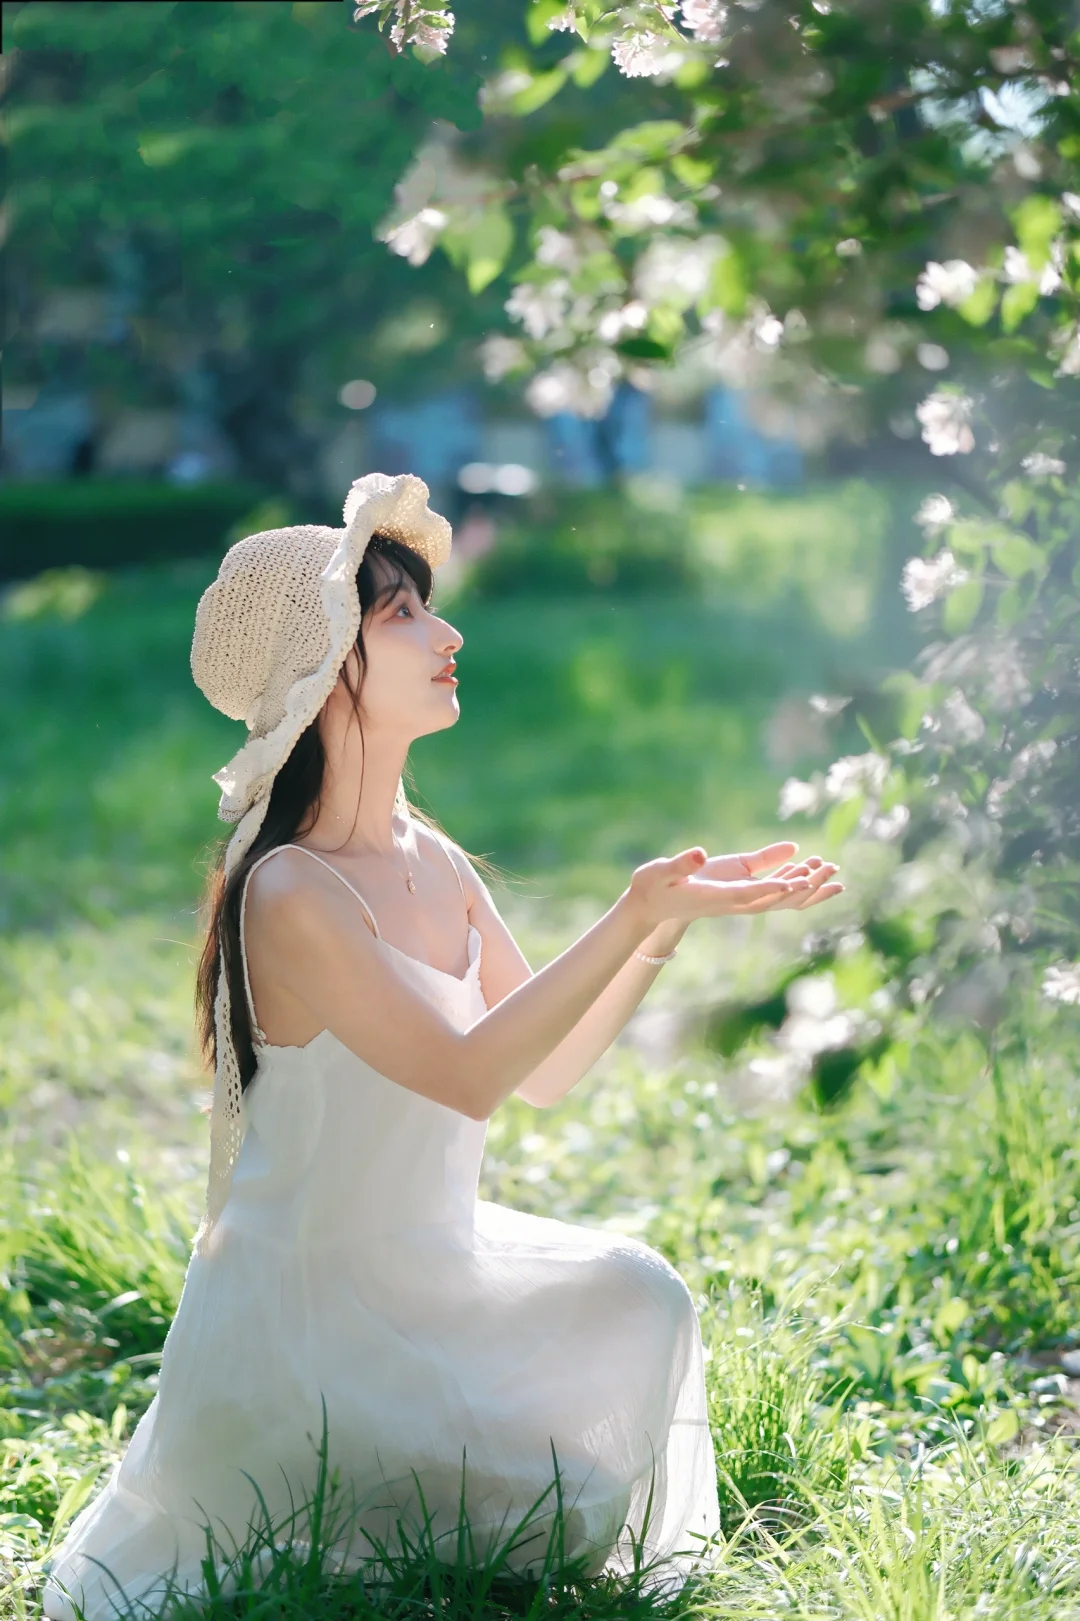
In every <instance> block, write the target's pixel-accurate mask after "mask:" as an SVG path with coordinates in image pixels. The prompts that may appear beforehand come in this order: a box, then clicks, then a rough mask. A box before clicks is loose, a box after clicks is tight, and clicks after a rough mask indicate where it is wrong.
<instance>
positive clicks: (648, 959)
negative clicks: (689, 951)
mask: <svg viewBox="0 0 1080 1621" xmlns="http://www.w3.org/2000/svg"><path fill="white" fill-rule="evenodd" d="M678 949H679V948H678V946H676V947H675V950H674V951H669V952H668V954H667V956H666V957H647V956H646V955H645V953H644V952H643V951H635V952H634V956H635V957H640V958H641V960H642V962H647V963H652V965H653V966H654V967H658V966H659V964H660V963H662V962H670V961H671V959H672V957H674V956H675V955H676V954H677V952H678Z"/></svg>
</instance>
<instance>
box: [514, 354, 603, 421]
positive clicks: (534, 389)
mask: <svg viewBox="0 0 1080 1621" xmlns="http://www.w3.org/2000/svg"><path fill="white" fill-rule="evenodd" d="M615 375H616V373H615V372H614V371H613V370H612V369H611V367H610V366H608V367H605V366H601V365H599V364H596V365H592V366H590V367H589V369H588V371H587V372H582V371H579V370H578V368H577V367H576V366H571V365H569V364H568V363H567V362H566V361H560V362H559V363H558V364H557V365H554V366H550V367H549V368H548V370H547V371H542V372H538V373H537V375H536V376H535V377H534V378H533V379H532V380H531V382H530V383H529V386H528V387H527V388H526V390H525V400H526V403H527V404H528V406H529V408H530V410H532V411H535V412H536V415H537V416H541V417H550V416H555V415H556V414H557V413H558V412H559V411H572V412H573V413H574V415H575V416H581V417H593V418H595V417H602V416H603V415H604V413H605V412H606V410H607V408H608V406H609V405H610V404H611V396H612V384H613V382H614V377H615Z"/></svg>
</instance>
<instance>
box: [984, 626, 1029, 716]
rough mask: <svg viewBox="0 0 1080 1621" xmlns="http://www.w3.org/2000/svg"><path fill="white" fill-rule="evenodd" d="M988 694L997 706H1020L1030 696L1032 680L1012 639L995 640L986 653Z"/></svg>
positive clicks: (997, 707) (996, 707) (1017, 644)
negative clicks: (1029, 678)
mask: <svg viewBox="0 0 1080 1621" xmlns="http://www.w3.org/2000/svg"><path fill="white" fill-rule="evenodd" d="M985 682H986V696H987V697H988V698H989V700H990V702H991V703H992V704H993V705H994V707H995V709H1000V710H1003V711H1005V710H1009V709H1019V708H1021V707H1022V706H1023V705H1024V704H1026V703H1028V702H1029V701H1030V698H1031V682H1030V681H1029V680H1028V676H1027V671H1026V670H1025V669H1024V665H1023V661H1022V659H1021V657H1020V645H1019V643H1018V642H1016V641H1015V640H1013V639H1012V638H1003V639H1002V640H1000V641H996V642H995V643H994V644H993V645H992V646H991V647H990V648H989V649H987V651H986V654H985Z"/></svg>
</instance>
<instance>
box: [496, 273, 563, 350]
mask: <svg viewBox="0 0 1080 1621" xmlns="http://www.w3.org/2000/svg"><path fill="white" fill-rule="evenodd" d="M569 303H570V283H569V282H568V281H567V280H566V278H565V276H559V277H557V278H556V279H555V280H554V281H545V282H541V283H536V282H531V281H523V282H520V283H519V284H518V286H517V287H515V288H514V291H513V292H512V293H511V294H510V297H509V298H508V299H507V300H506V304H505V309H506V313H507V315H509V316H510V318H511V319H512V320H514V321H520V322H521V324H522V326H523V327H524V328H525V331H526V332H527V333H528V335H529V337H530V338H537V339H540V338H546V337H547V335H548V333H549V332H552V331H554V329H555V328H556V327H557V326H560V325H561V324H562V322H563V321H564V320H565V319H566V313H567V310H568V308H569Z"/></svg>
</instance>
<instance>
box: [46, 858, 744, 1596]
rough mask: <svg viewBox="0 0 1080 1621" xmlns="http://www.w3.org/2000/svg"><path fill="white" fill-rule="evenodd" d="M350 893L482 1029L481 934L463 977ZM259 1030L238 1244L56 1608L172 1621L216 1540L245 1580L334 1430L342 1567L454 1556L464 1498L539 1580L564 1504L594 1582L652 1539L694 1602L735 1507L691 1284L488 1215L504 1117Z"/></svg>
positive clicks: (189, 1304)
mask: <svg viewBox="0 0 1080 1621" xmlns="http://www.w3.org/2000/svg"><path fill="white" fill-rule="evenodd" d="M279 848H280V847H279ZM293 848H298V849H299V848H303V847H302V846H294V847H293ZM274 853H275V852H274V851H268V852H267V853H266V856H264V857H263V858H262V859H263V860H265V859H266V858H267V857H268V856H270V855H273V854H274ZM307 853H308V854H309V855H314V854H315V852H313V851H308V852H307ZM316 859H320V858H319V857H316ZM258 864H259V863H256V865H258ZM323 865H324V866H327V867H328V868H329V870H330V871H332V872H334V873H335V875H336V876H337V877H339V878H341V881H342V882H343V883H347V880H346V879H345V878H344V877H343V876H342V875H341V874H340V873H338V872H337V871H336V869H335V868H333V867H331V866H330V864H329V863H328V862H323ZM254 870H255V869H254V867H253V868H252V871H254ZM455 871H456V869H455ZM249 876H250V875H249ZM348 887H349V888H350V889H352V885H351V884H350V885H348ZM352 892H353V894H354V895H356V897H357V900H358V901H360V904H361V905H362V906H364V909H365V911H366V912H367V914H368V916H369V918H370V919H371V923H372V927H373V929H374V932H375V935H376V938H377V939H379V941H380V942H381V948H382V949H383V950H385V951H386V952H388V953H389V954H390V955H391V956H392V958H393V961H394V965H395V967H396V969H397V970H398V971H399V972H400V973H402V974H403V975H406V976H407V977H408V978H410V979H411V980H412V982H413V983H414V985H415V986H416V988H417V989H418V990H419V991H420V993H421V994H423V995H425V996H427V997H428V998H429V999H430V1000H431V1001H432V1002H433V1003H434V1004H435V1005H436V1006H437V1007H438V1008H440V1009H441V1010H442V1012H443V1013H444V1014H445V1016H446V1017H447V1019H449V1020H450V1021H451V1022H452V1023H453V1024H454V1025H456V1026H457V1028H459V1029H461V1030H467V1029H468V1028H469V1027H470V1026H471V1025H472V1024H474V1023H476V1021H477V1020H479V1019H481V1018H482V1017H483V1016H484V1014H485V1012H486V1011H487V1010H486V1004H485V1001H484V996H483V991H482V989H481V984H480V977H479V969H480V935H479V933H478V931H477V930H476V928H475V927H473V926H471V925H470V929H469V967H468V970H467V972H466V974H465V976H464V977H463V978H461V979H459V978H457V976H455V975H453V974H450V973H447V972H444V971H443V970H441V969H436V968H432V967H431V966H430V965H428V964H426V963H423V962H420V961H419V960H418V959H417V958H414V957H410V956H408V955H407V954H406V953H404V952H402V951H400V950H399V949H398V948H397V947H395V946H392V945H390V943H389V942H388V941H386V940H383V939H382V936H381V934H380V933H379V930H378V925H377V923H376V922H375V919H374V917H373V915H372V914H371V911H370V908H369V907H367V903H366V902H365V901H364V900H363V897H362V896H360V895H359V894H358V893H357V891H356V890H355V889H353V890H352ZM241 951H242V955H244V943H243V907H242V908H241ZM244 974H245V978H246V977H247V962H246V955H244ZM248 1001H249V1007H250V1006H251V996H250V987H249V992H248ZM251 1019H252V1025H253V1029H254V1031H255V1036H254V1039H255V1044H256V1054H257V1060H258V1069H257V1072H256V1075H255V1077H254V1079H253V1080H252V1082H251V1084H250V1085H249V1086H248V1088H247V1091H246V1092H245V1095H244V1109H245V1114H246V1120H245V1135H244V1141H243V1145H242V1148H241V1152H240V1158H239V1161H238V1163H237V1166H236V1169H235V1172H234V1175H233V1182H232V1186H231V1189H230V1192H229V1196H228V1200H227V1203H226V1206H225V1209H224V1211H223V1213H222V1215H221V1217H220V1220H219V1232H218V1238H219V1242H218V1244H217V1246H216V1248H215V1250H214V1253H213V1254H211V1255H207V1256H203V1257H200V1256H197V1255H193V1256H192V1259H191V1261H190V1264H189V1266H188V1270H187V1274H186V1277H185V1281H184V1287H183V1291H182V1294H181V1298H180V1303H179V1307H178V1309H177V1312H176V1316H175V1318H174V1320H173V1322H172V1325H171V1327H170V1329H169V1333H168V1336H167V1338H166V1341H165V1346H164V1351H163V1355H162V1361H161V1369H160V1376H159V1383H158V1389H157V1392H156V1394H155V1396H154V1399H153V1401H152V1402H151V1404H150V1406H149V1408H148V1409H147V1411H146V1413H145V1414H144V1415H143V1417H142V1418H141V1419H140V1421H139V1423H138V1425H137V1427H136V1429H135V1432H134V1435H133V1436H132V1439H131V1442H130V1445H129V1446H128V1449H127V1451H126V1453H125V1455H124V1457H123V1458H122V1459H121V1460H120V1462H119V1464H118V1465H117V1466H116V1467H115V1469H114V1471H113V1473H112V1475H111V1476H110V1478H109V1479H108V1481H107V1482H106V1484H105V1485H104V1487H103V1488H102V1489H101V1490H100V1491H99V1493H98V1495H97V1496H96V1497H95V1498H94V1499H93V1500H92V1501H91V1502H90V1503H89V1504H88V1505H87V1506H86V1507H85V1508H84V1509H83V1510H82V1511H81V1512H80V1513H79V1515H78V1516H77V1517H76V1518H75V1520H73V1522H72V1524H71V1526H70V1527H69V1529H68V1532H67V1535H66V1537H65V1538H64V1540H63V1541H62V1544H61V1546H60V1547H59V1549H58V1551H57V1552H56V1554H55V1555H54V1556H53V1558H52V1561H51V1563H50V1564H49V1566H48V1567H47V1570H48V1577H47V1581H46V1586H45V1590H44V1606H43V1607H44V1614H45V1616H47V1617H50V1618H52V1621H74V1617H75V1615H76V1611H75V1610H74V1609H73V1607H72V1603H71V1599H72V1598H74V1599H75V1600H76V1601H77V1602H78V1603H79V1605H80V1608H81V1610H82V1613H83V1615H84V1616H85V1617H86V1621H104V1618H109V1621H112V1618H114V1617H115V1616H117V1615H119V1614H122V1613H124V1611H125V1607H128V1608H134V1610H135V1613H138V1614H143V1613H145V1614H153V1613H154V1606H155V1603H157V1602H159V1601H160V1599H161V1597H162V1595H163V1593H164V1592H165V1580H166V1579H170V1580H171V1582H172V1584H173V1588H174V1590H175V1589H176V1588H179V1589H182V1590H186V1591H188V1592H190V1593H192V1594H194V1595H200V1594H201V1593H203V1592H204V1591H205V1588H204V1577H203V1571H202V1562H203V1560H204V1559H205V1558H206V1555H207V1535H206V1529H205V1528H206V1527H209V1528H210V1530H211V1531H212V1532H213V1535H214V1538H215V1543H216V1547H217V1548H218V1549H219V1550H224V1554H222V1553H221V1552H220V1551H219V1553H218V1555H217V1557H218V1561H219V1563H221V1562H223V1559H224V1556H225V1555H228V1554H231V1553H232V1552H233V1550H234V1549H235V1548H237V1547H240V1546H242V1545H243V1544H244V1543H245V1540H246V1539H247V1538H248V1533H249V1527H250V1526H252V1525H253V1524H255V1525H263V1524H264V1523H265V1511H269V1514H270V1517H271V1519H272V1520H273V1521H274V1523H275V1524H284V1523H285V1521H286V1519H287V1516H288V1515H289V1514H290V1512H291V1511H292V1510H294V1509H295V1507H296V1505H299V1504H302V1503H303V1502H304V1501H305V1499H306V1498H307V1497H309V1496H310V1494H311V1492H312V1491H313V1489H314V1486H315V1482H316V1478H317V1473H318V1468H319V1457H318V1449H319V1445H320V1442H321V1440H322V1437H323V1425H324V1414H325V1424H326V1431H325V1434H326V1446H327V1455H328V1465H329V1470H330V1472H331V1473H332V1472H333V1471H334V1470H337V1472H338V1479H339V1490H338V1496H337V1498H336V1502H337V1503H338V1505H339V1509H340V1510H341V1511H342V1513H343V1515H344V1518H343V1519H342V1520H341V1522H340V1524H341V1526H342V1527H343V1533H342V1535H341V1536H340V1538H339V1539H338V1542H337V1544H336V1546H337V1550H338V1555H337V1556H338V1561H339V1564H340V1566H341V1567H342V1568H345V1569H350V1568H354V1567H356V1566H357V1565H359V1564H361V1563H367V1562H369V1561H371V1560H372V1559H373V1557H374V1555H375V1550H376V1549H377V1548H378V1547H380V1546H381V1547H385V1548H386V1549H387V1550H389V1551H390V1552H391V1553H393V1552H397V1551H398V1550H400V1548H401V1547H402V1536H404V1539H405V1542H406V1543H409V1542H411V1543H412V1544H413V1545H415V1544H416V1543H417V1542H418V1541H422V1540H429V1539H430V1540H434V1543H435V1547H436V1550H437V1552H438V1555H439V1557H440V1558H444V1559H446V1560H447V1562H453V1561H454V1559H455V1546H456V1537H457V1527H458V1525H459V1521H460V1520H461V1518H462V1515H461V1507H462V1500H463V1501H464V1511H465V1517H466V1518H467V1520H468V1523H469V1526H470V1527H471V1531H472V1536H473V1549H474V1553H475V1555H476V1556H478V1557H480V1558H483V1557H490V1556H491V1554H492V1552H493V1551H494V1550H495V1549H496V1548H498V1547H506V1544H507V1543H508V1542H509V1541H510V1540H511V1538H513V1545H512V1546H511V1547H510V1550H509V1552H508V1553H507V1555H506V1559H505V1568H506V1569H507V1570H509V1571H512V1572H515V1573H517V1574H520V1575H528V1574H530V1573H535V1572H536V1571H537V1570H538V1569H539V1568H540V1566H541V1565H542V1564H543V1560H544V1556H545V1552H546V1551H547V1549H548V1547H549V1542H550V1541H551V1537H552V1531H553V1521H554V1520H555V1518H556V1516H557V1515H559V1514H560V1512H561V1517H562V1545H563V1548H564V1550H565V1552H566V1554H567V1555H571V1556H578V1555H584V1556H585V1557H586V1558H587V1560H588V1565H587V1569H588V1570H589V1572H590V1573H598V1572H600V1571H609V1572H612V1573H618V1574H622V1573H625V1572H627V1571H629V1570H632V1569H633V1568H634V1553H633V1547H632V1537H631V1536H630V1535H629V1534H628V1532H632V1534H633V1537H636V1538H638V1539H640V1538H641V1537H642V1535H643V1534H644V1547H643V1552H644V1556H645V1558H646V1559H647V1560H650V1559H657V1558H658V1557H659V1559H660V1564H659V1566H658V1572H657V1575H656V1577H655V1578H653V1582H655V1585H657V1586H663V1587H665V1588H666V1589H668V1590H671V1589H677V1588H678V1587H680V1586H681V1585H682V1584H683V1583H684V1582H685V1580H686V1579H687V1577H688V1576H689V1575H690V1574H691V1572H693V1571H694V1570H696V1569H698V1568H700V1567H701V1565H702V1563H706V1564H707V1563H708V1562H710V1561H711V1559H712V1558H713V1557H715V1546H716V1545H715V1544H714V1545H713V1546H712V1548H707V1547H706V1539H709V1538H712V1537H714V1536H715V1534H716V1533H717V1531H718V1529H719V1511H718V1504H717V1491H716V1469H715V1459H714V1453H713V1445H712V1440H711V1436H710V1432H709V1425H708V1416H707V1406H706V1394H705V1380H704V1368H703V1358H702V1342H701V1334H700V1328H699V1324H698V1318H697V1314H696V1311H695V1308H694V1303H693V1298H692V1296H691V1295H690V1292H689V1290H688V1289H687V1287H686V1284H685V1283H684V1282H683V1280H682V1278H681V1277H680V1276H679V1274H678V1273H677V1272H676V1271H675V1270H674V1268H673V1267H672V1266H670V1265H669V1263H668V1262H667V1261H666V1260H665V1259H664V1258H663V1257H662V1256H661V1255H660V1254H659V1253H658V1252H657V1251H655V1250H653V1249H651V1248H650V1247H649V1246H647V1245H646V1244H644V1243H642V1242H641V1241H640V1240H638V1239H635V1238H631V1237H625V1236H622V1235H619V1234H616V1233H612V1232H610V1231H606V1230H600V1229H596V1228H591V1227H585V1226H578V1225H573V1224H570V1223H567V1222H563V1221H556V1220H553V1219H551V1218H547V1217H543V1216H533V1215H527V1214H525V1213H523V1212H521V1211H516V1210H513V1209H509V1208H507V1207H505V1206H503V1205H499V1204H495V1203H493V1202H491V1201H489V1200H485V1199H481V1198H479V1197H478V1196H477V1187H478V1180H479V1174H480V1165H481V1159H482V1155H483V1150H484V1139H485V1135H486V1122H485V1121H477V1120H474V1119H471V1118H469V1117H468V1116H466V1115H463V1114H459V1113H457V1112H456V1111H455V1110H453V1109H450V1108H447V1107H445V1106H444V1105H442V1104H440V1103H437V1102H434V1101H433V1100H432V1099H430V1098H427V1097H423V1096H421V1095H420V1094H419V1093H416V1092H412V1091H409V1090H408V1089H407V1088H405V1087H403V1086H400V1085H398V1084H397V1083H396V1082H394V1081H391V1080H389V1079H388V1078H387V1077H386V1076H384V1075H382V1074H380V1073H379V1072H378V1071H377V1070H375V1069H373V1068H372V1067H371V1065H369V1064H366V1063H365V1062H364V1061H363V1059H361V1058H359V1057H357V1055H356V1054H355V1053H353V1052H352V1051H351V1050H350V1049H349V1048H347V1047H346V1046H344V1045H343V1043H342V1042H341V1041H339V1040H338V1039H337V1037H336V1036H334V1035H333V1034H332V1033H331V1031H330V1030H328V1029H327V1030H323V1031H322V1032H321V1033H320V1034H319V1035H317V1036H316V1037H314V1039H313V1040H311V1041H309V1042H308V1043H307V1044H306V1045H305V1046H303V1047H276V1046H272V1045H270V1044H269V1043H268V1042H267V1041H266V1040H265V1037H264V1036H263V1034H262V1032H261V1031H259V1030H258V1026H257V1023H256V1019H255V1013H254V1009H253V1007H252V1011H251ZM556 1473H557V1474H558V1492H559V1493H561V1499H562V1507H561V1511H560V1509H559V1505H558V1494H557V1490H556V1484H555V1482H556ZM256 1486H257V1487H258V1488H259V1490H260V1491H261V1493H262V1497H263V1503H264V1505H265V1509H264V1507H262V1506H260V1504H259V1500H258V1497H257V1494H256V1490H255V1487H256ZM545 1491H546V1493H547V1495H546V1496H544V1493H545ZM420 1493H422V1498H423V1506H421V1496H420ZM650 1494H651V1497H652V1501H651V1504H649V1498H650ZM538 1499H540V1500H541V1501H540V1503H539V1505H538V1506H537V1500H538ZM530 1510H532V1513H531V1514H530ZM526 1517H528V1520H527V1524H526V1525H525V1526H524V1528H523V1529H521V1530H519V1531H518V1532H517V1535H516V1536H515V1534H514V1533H515V1528H516V1527H518V1526H519V1525H520V1523H521V1522H522V1521H523V1520H524V1519H526ZM425 1519H426V1520H427V1522H428V1527H429V1528H428V1531H427V1533H426V1535H425V1533H424V1530H423V1527H424V1523H425ZM294 1535H295V1539H296V1541H297V1543H298V1544H301V1545H302V1544H303V1542H304V1526H303V1523H302V1522H301V1523H296V1522H294ZM367 1568H368V1572H369V1574H372V1575H374V1574H375V1570H376V1567H374V1566H372V1565H370V1564H367ZM230 1580H231V1578H230V1577H229V1576H228V1574H226V1587H227V1588H228V1586H229V1585H230ZM650 1585H652V1583H650Z"/></svg>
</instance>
